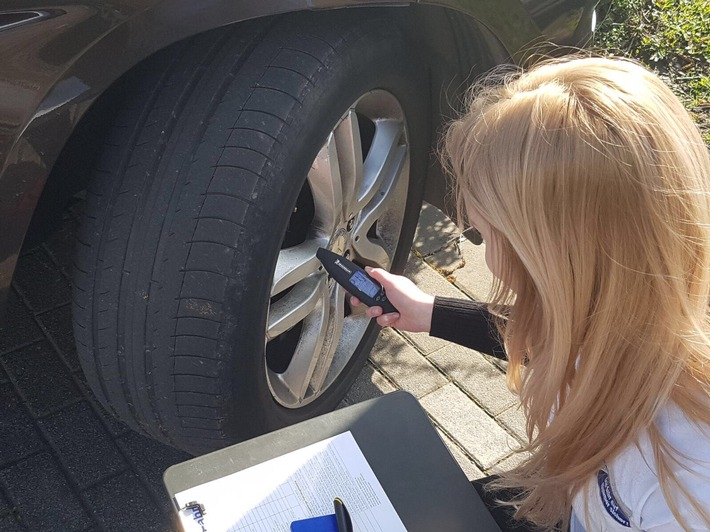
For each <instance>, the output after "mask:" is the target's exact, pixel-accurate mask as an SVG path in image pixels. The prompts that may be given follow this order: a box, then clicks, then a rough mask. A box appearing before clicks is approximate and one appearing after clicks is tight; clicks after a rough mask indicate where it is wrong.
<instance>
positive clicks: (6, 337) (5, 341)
mask: <svg viewBox="0 0 710 532" xmlns="http://www.w3.org/2000/svg"><path fill="white" fill-rule="evenodd" d="M40 338H42V330H41V329H40V328H39V326H38V325H37V324H36V323H35V321H34V320H33V319H32V316H31V314H30V313H29V312H28V311H27V309H26V308H25V306H24V305H23V304H22V301H21V300H20V298H19V297H18V296H17V293H16V292H15V291H14V290H10V296H9V298H8V306H7V312H5V314H4V315H3V317H2V319H1V320H0V353H2V352H5V351H10V350H12V349H14V348H16V347H19V346H21V345H25V344H28V343H30V342H34V341H37V340H39V339H40Z"/></svg>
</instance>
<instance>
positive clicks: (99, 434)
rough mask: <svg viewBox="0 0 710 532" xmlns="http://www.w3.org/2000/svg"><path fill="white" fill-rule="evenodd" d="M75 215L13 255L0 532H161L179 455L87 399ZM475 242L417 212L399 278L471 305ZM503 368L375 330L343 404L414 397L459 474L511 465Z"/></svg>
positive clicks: (475, 288)
mask: <svg viewBox="0 0 710 532" xmlns="http://www.w3.org/2000/svg"><path fill="white" fill-rule="evenodd" d="M76 224H77V218H76V216H75V214H74V213H73V212H72V211H67V212H66V213H65V215H64V222H63V225H62V227H61V230H59V231H58V232H56V233H55V234H54V235H53V236H52V237H51V238H50V239H49V240H48V241H47V242H45V243H44V244H42V245H40V246H38V247H36V248H34V249H31V250H29V251H27V252H25V253H24V254H23V255H22V256H21V257H20V260H19V266H18V268H17V271H16V275H15V279H14V281H13V289H12V294H11V299H10V305H9V309H8V312H7V315H6V317H5V319H4V320H3V321H2V322H1V324H0V532H4V531H14V530H31V531H62V532H66V531H89V530H91V531H93V530H106V531H112V530H115V531H129V530H141V531H153V530H155V531H172V530H179V527H178V525H177V520H176V517H175V514H174V511H173V507H172V503H171V502H170V500H169V498H168V497H167V494H166V492H165V490H164V487H163V483H162V474H163V472H164V471H165V469H167V468H168V467H169V466H170V465H173V464H176V463H179V462H182V461H185V460H187V459H189V458H190V456H189V455H187V454H185V453H183V452H180V451H177V450H175V449H173V448H171V447H168V446H165V445H161V444H160V443H157V442H155V441H153V440H151V439H148V438H146V437H143V436H141V435H139V434H136V433H135V432H133V431H132V430H130V429H128V428H127V427H125V426H123V425H122V424H121V423H119V422H117V421H116V420H115V419H114V418H112V417H111V416H110V415H109V414H107V413H105V412H104V411H103V409H102V407H101V406H100V405H99V404H98V402H97V401H96V400H95V399H94V397H93V395H92V393H91V391H90V390H89V389H88V387H87V384H86V381H85V379H84V377H83V374H82V372H81V369H80V367H79V361H78V359H77V356H76V352H75V349H74V341H73V338H72V326H71V304H70V301H71V283H70V280H69V279H70V277H69V273H70V265H71V255H72V250H73V238H74V232H75V228H76ZM483 253H484V250H483V249H482V248H481V247H474V246H472V245H471V244H470V243H468V242H463V241H462V240H461V239H460V238H459V235H458V234H457V233H456V229H455V227H454V226H453V224H451V222H450V221H449V220H448V219H447V218H446V217H444V216H443V215H442V214H441V213H440V212H439V211H437V210H435V209H433V208H431V206H426V205H425V207H424V208H423V210H422V215H421V218H420V224H419V227H418V231H417V236H416V238H415V242H414V245H413V249H412V254H411V255H410V260H409V263H408V265H407V270H406V275H408V276H409V277H410V278H412V279H413V280H414V281H415V282H416V283H417V284H418V285H419V286H421V287H422V288H423V289H425V290H427V291H429V293H437V294H441V295H447V296H454V297H469V298H474V299H481V298H482V297H484V296H485V293H486V291H487V287H488V286H489V283H490V277H489V275H487V273H486V271H485V268H484V267H483V266H482V264H483ZM503 369H504V368H503V366H502V365H501V363H500V362H499V361H497V360H492V359H489V358H488V357H485V356H484V355H481V354H480V353H476V352H474V351H471V350H467V349H463V348H460V347H458V346H452V345H450V344H447V343H446V342H443V341H441V340H438V339H434V338H431V337H429V336H428V335H426V334H408V333H399V332H397V331H394V330H391V329H386V330H384V331H383V332H382V334H381V336H380V338H379V339H378V341H377V343H376V344H375V347H374V349H373V352H372V354H371V356H370V359H369V360H368V362H367V364H366V366H365V367H364V368H363V370H362V372H361V374H360V375H359V377H358V379H357V381H356V382H355V384H354V385H353V387H352V389H351V390H350V391H349V392H348V394H347V396H346V398H345V400H344V402H343V405H347V404H352V403H355V402H359V401H362V400H365V399H369V398H371V397H376V396H378V395H382V394H384V393H389V392H391V391H393V390H396V389H404V390H407V391H410V392H411V393H412V394H414V395H415V396H416V397H417V398H418V399H419V401H420V403H421V404H422V405H423V407H424V408H425V410H426V411H427V413H428V414H429V416H430V418H431V420H432V423H433V424H434V425H435V427H436V428H437V429H438V431H439V434H440V436H441V437H442V439H443V440H444V442H445V443H446V444H447V445H448V447H449V449H450V451H451V453H452V455H453V456H454V457H455V458H456V460H457V461H458V462H459V464H460V465H461V467H462V469H463V470H464V472H465V473H466V474H467V476H468V477H469V478H471V479H472V478H477V477H480V476H482V475H484V474H490V473H493V472H498V471H500V470H504V469H507V468H509V467H511V466H512V465H514V464H515V463H516V462H517V461H518V460H519V459H520V455H519V454H516V452H515V451H516V450H517V449H519V448H520V446H521V443H522V442H523V441H524V424H523V422H522V418H521V415H520V412H519V410H518V408H517V402H516V400H515V398H514V397H513V396H512V395H511V394H510V392H508V391H507V389H506V388H505V383H504V375H503Z"/></svg>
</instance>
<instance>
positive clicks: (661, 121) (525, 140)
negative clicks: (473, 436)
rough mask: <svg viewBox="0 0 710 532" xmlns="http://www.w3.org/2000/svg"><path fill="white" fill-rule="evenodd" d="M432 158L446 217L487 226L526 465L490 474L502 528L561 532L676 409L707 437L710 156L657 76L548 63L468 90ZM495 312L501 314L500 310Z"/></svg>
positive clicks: (667, 455) (671, 494)
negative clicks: (623, 456)
mask: <svg viewBox="0 0 710 532" xmlns="http://www.w3.org/2000/svg"><path fill="white" fill-rule="evenodd" d="M443 153H444V159H445V163H446V164H447V166H448V169H449V171H450V172H451V173H452V175H453V176H454V178H455V182H456V190H457V195H456V196H457V204H458V210H459V213H460V214H466V213H470V212H472V211H473V212H476V213H478V214H479V215H480V217H482V218H483V219H484V220H485V221H487V222H488V223H489V224H490V225H491V228H492V234H493V239H494V240H495V241H496V244H497V245H496V246H495V247H496V248H497V249H498V257H497V259H498V260H497V263H498V265H500V272H497V273H499V281H498V283H497V285H496V287H495V289H494V294H493V301H492V303H491V309H492V310H493V311H494V312H506V313H507V316H506V318H507V319H506V320H505V321H501V324H500V329H501V334H502V337H503V338H504V342H505V345H506V351H507V354H508V357H509V363H508V370H507V381H508V386H509V387H510V388H511V389H512V390H514V391H516V392H517V393H518V394H519V395H520V398H521V403H522V405H523V408H524V411H525V414H526V417H527V434H528V437H529V439H530V443H529V446H528V448H527V450H529V451H531V452H532V455H531V458H529V459H528V460H526V461H525V462H524V463H523V464H522V465H521V466H519V467H517V468H516V469H514V470H513V471H511V472H509V473H508V474H506V475H504V477H503V480H502V484H504V485H506V486H519V487H522V488H523V496H522V497H521V500H520V501H519V505H518V512H517V514H516V515H517V517H519V518H525V519H528V520H530V521H532V522H534V523H536V524H538V525H539V526H542V527H546V528H554V527H555V526H560V524H562V526H565V525H566V524H567V522H568V518H569V509H570V507H571V501H572V499H573V497H574V496H575V495H576V494H577V493H579V492H580V490H582V489H583V488H584V485H585V484H586V483H587V482H588V481H589V479H590V478H591V477H592V476H593V475H594V474H596V472H597V471H598V470H599V469H600V468H601V467H603V466H604V464H605V463H606V462H608V461H609V460H611V459H613V458H614V457H615V456H616V455H617V454H618V453H619V452H620V451H621V450H622V449H624V448H625V447H627V446H628V445H631V444H633V443H634V442H636V441H637V439H638V437H639V435H640V434H641V433H642V432H643V431H644V430H646V431H648V434H649V437H650V440H651V443H652V447H653V449H654V455H655V460H656V467H657V472H658V474H659V479H660V482H661V487H662V489H663V493H664V495H665V497H666V500H667V501H668V502H669V507H670V508H671V510H672V511H673V513H674V515H675V516H676V519H678V521H679V522H680V523H684V521H683V518H682V516H681V515H680V512H679V511H678V505H677V503H678V500H679V499H677V497H687V500H689V501H690V503H691V504H692V505H693V507H694V508H695V510H696V512H698V513H699V515H701V516H702V517H703V518H704V519H705V520H706V521H707V522H708V524H709V525H710V515H708V510H707V509H703V508H700V506H699V504H698V503H697V501H695V500H694V499H693V498H692V497H691V496H690V495H689V494H688V493H687V492H686V490H685V489H684V488H683V487H682V486H681V485H680V484H679V483H678V482H677V481H676V480H675V478H674V476H673V474H672V468H673V467H674V466H676V465H677V463H678V458H679V457H678V456H676V455H675V453H674V449H673V448H672V447H671V446H670V444H669V443H668V442H667V441H666V440H665V439H664V438H663V436H662V435H661V433H660V432H659V430H658V429H657V427H656V425H655V422H654V418H655V416H656V414H657V413H658V412H659V409H660V408H662V407H663V406H664V405H666V404H668V403H669V402H674V403H675V404H676V405H677V406H678V407H679V408H680V409H681V410H682V411H683V412H684V413H685V415H686V416H688V418H689V419H690V420H692V421H695V422H697V423H700V424H707V425H710V339H709V338H710V321H709V318H708V305H709V303H710V156H709V155H708V150H707V148H706V146H705V145H704V144H703V142H702V139H701V136H700V134H699V132H698V129H697V128H696V127H695V125H694V124H693V123H692V121H691V120H690V118H689V116H688V114H687V112H686V111H685V109H684V108H683V106H682V105H681V103H680V102H679V101H678V99H677V98H676V97H675V96H674V95H673V94H672V93H671V92H670V90H669V89H668V88H667V87H666V86H665V85H664V84H663V82H662V81H661V80H660V79H659V78H658V77H657V76H655V75H654V74H652V73H650V72H648V71H647V70H646V69H644V68H643V67H641V66H640V65H638V64H636V63H634V62H631V61H627V60H620V59H604V58H579V57H577V58H573V59H562V60H560V59H558V60H548V61H546V62H543V63H542V64H540V65H538V66H536V67H534V68H532V69H531V70H529V71H528V72H525V73H522V74H521V73H516V74H508V75H507V76H505V77H503V78H502V79H501V77H500V76H498V77H497V78H496V81H495V82H490V80H489V81H488V82H487V83H485V84H482V85H481V84H479V85H478V86H477V87H476V88H475V89H474V90H473V91H472V93H471V98H470V102H469V105H468V109H467V112H466V113H465V115H464V116H463V117H462V118H460V119H458V120H457V121H455V122H454V123H453V124H451V125H450V127H449V128H448V129H447V132H446V135H445V139H444V145H443ZM504 309H507V310H504Z"/></svg>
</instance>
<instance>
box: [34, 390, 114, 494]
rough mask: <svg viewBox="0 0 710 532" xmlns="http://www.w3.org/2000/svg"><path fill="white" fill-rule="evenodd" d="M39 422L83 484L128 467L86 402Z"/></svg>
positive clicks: (69, 470) (71, 473)
mask: <svg viewBox="0 0 710 532" xmlns="http://www.w3.org/2000/svg"><path fill="white" fill-rule="evenodd" d="M39 423H40V425H41V426H42V427H43V428H44V430H45V433H46V435H47V437H48V438H49V440H50V441H51V442H52V444H53V446H54V448H55V449H56V451H57V452H58V453H59V455H60V456H61V460H62V462H63V464H64V466H65V467H66V468H67V470H68V472H69V474H70V475H72V476H73V477H74V479H75V480H76V482H77V483H78V484H79V486H80V487H81V486H86V485H89V484H92V483H95V482H97V481H99V480H101V479H102V478H104V477H107V476H109V475H111V474H115V473H118V472H119V471H121V470H123V469H126V468H127V467H128V465H127V464H126V462H125V460H124V459H123V456H122V454H121V452H120V451H119V449H118V447H116V444H115V443H114V442H113V440H112V439H111V438H110V436H109V434H108V432H106V429H104V427H103V425H102V424H101V422H100V421H99V419H98V418H97V417H96V415H95V414H94V412H93V410H92V409H91V407H90V406H89V405H88V403H86V402H81V403H78V404H75V405H71V406H69V407H67V408H65V409H63V410H61V411H59V412H56V413H54V414H52V415H50V416H47V417H46V418H44V419H42V420H40V422H39Z"/></svg>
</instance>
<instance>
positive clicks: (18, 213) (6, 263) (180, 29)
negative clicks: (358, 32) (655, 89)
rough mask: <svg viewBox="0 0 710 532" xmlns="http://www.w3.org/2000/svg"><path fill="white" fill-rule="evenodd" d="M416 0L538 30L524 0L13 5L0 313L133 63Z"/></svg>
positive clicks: (3, 114)
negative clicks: (76, 158) (101, 112)
mask: <svg viewBox="0 0 710 532" xmlns="http://www.w3.org/2000/svg"><path fill="white" fill-rule="evenodd" d="M584 2H585V0H568V2H567V3H568V4H575V3H578V4H579V3H584ZM14 3H15V4H19V2H14ZM413 3H421V4H431V5H438V6H443V7H449V8H452V9H455V10H457V11H460V12H463V13H466V14H469V15H471V16H472V17H474V18H476V20H477V21H478V22H479V23H481V24H482V25H484V26H486V27H488V29H489V30H491V32H492V33H493V34H494V35H499V36H500V37H502V41H503V42H506V43H507V45H508V52H509V53H511V54H513V53H515V52H516V51H518V49H519V48H520V47H522V46H523V45H525V43H527V42H530V41H531V40H532V39H534V38H536V37H538V36H539V35H540V31H539V29H538V27H537V25H536V23H535V20H534V18H533V17H531V16H530V14H529V13H528V12H527V11H526V9H525V8H524V7H523V4H521V2H519V1H517V0H477V1H474V0H450V1H431V2H428V1H427V2H409V1H405V0H390V1H387V2H382V1H378V0H357V1H353V0H288V1H285V0H259V1H255V0H201V1H200V2H195V1H194V0H105V1H92V2H89V1H86V0H85V1H83V2H72V3H66V2H64V3H63V2H59V1H57V0H51V1H50V0H47V1H46V2H45V4H46V5H47V7H44V8H37V9H32V10H29V11H28V10H22V9H19V8H18V9H17V10H15V11H13V10H12V4H13V2H10V6H9V7H7V8H4V9H3V10H2V11H0V65H3V67H2V70H0V228H3V234H2V237H1V238H0V310H2V309H3V308H4V303H5V301H6V299H7V295H8V290H9V286H10V282H11V280H12V275H13V272H14V269H15V264H16V262H17V258H18V256H19V252H20V250H21V248H22V243H23V240H24V237H25V234H26V232H27V229H28V227H29V224H30V222H31V220H32V216H33V213H34V211H35V207H36V206H37V202H38V200H39V198H40V196H41V194H42V191H43V188H44V184H45V182H46V181H47V177H48V175H49V174H50V172H51V170H52V168H53V166H54V163H55V162H56V161H57V158H58V156H59V154H60V153H61V150H62V148H63V147H64V146H65V144H66V142H67V140H68V139H69V137H70V136H71V134H72V131H73V130H74V128H75V126H76V125H77V124H78V122H79V121H80V120H81V118H82V116H83V115H84V113H85V112H86V111H87V109H88V108H89V107H90V106H91V104H92V103H93V102H94V101H95V100H96V99H97V98H98V96H100V95H101V94H102V93H103V92H104V91H105V90H106V89H107V88H108V87H110V86H111V84H112V83H114V82H115V81H116V80H117V79H118V78H119V77H120V76H121V75H123V74H124V73H125V72H126V71H128V70H129V69H130V68H131V67H133V66H135V65H136V64H138V63H139V62H140V61H142V60H143V59H145V58H146V57H148V56H149V55H151V54H153V53H155V52H157V51H158V50H160V49H163V48H165V47H166V46H168V45H170V44H172V43H174V42H177V41H180V40H183V39H185V38H187V37H190V36H192V35H195V34H198V33H201V32H204V31H207V30H210V29H213V28H217V27H220V26H224V25H228V24H233V23H237V22H241V21H245V20H248V19H255V18H260V17H265V16H270V15H278V14H284V13H288V12H294V11H302V10H320V9H334V8H346V7H363V6H390V7H393V6H403V7H404V6H407V5H411V4H413ZM587 3H589V1H587Z"/></svg>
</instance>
